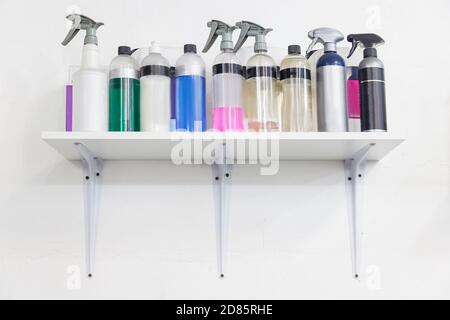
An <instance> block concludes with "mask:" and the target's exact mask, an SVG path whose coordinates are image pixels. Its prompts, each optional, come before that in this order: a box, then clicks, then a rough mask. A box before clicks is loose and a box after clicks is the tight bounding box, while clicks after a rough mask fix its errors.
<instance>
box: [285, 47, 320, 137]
mask: <svg viewBox="0 0 450 320" xmlns="http://www.w3.org/2000/svg"><path fill="white" fill-rule="evenodd" d="M288 51H289V55H288V56H287V57H286V58H285V59H284V60H283V61H282V63H281V70H280V79H281V84H282V90H283V103H282V110H281V114H282V131H284V132H311V131H313V130H314V123H313V108H312V87H311V68H310V66H309V63H308V61H307V60H306V58H305V57H303V56H302V55H301V49H300V46H297V45H293V46H289V49H288Z"/></svg>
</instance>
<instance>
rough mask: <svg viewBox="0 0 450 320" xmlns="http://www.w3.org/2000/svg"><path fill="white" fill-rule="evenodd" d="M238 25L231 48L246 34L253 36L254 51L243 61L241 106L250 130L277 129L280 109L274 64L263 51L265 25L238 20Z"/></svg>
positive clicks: (275, 66) (264, 46)
mask: <svg viewBox="0 0 450 320" xmlns="http://www.w3.org/2000/svg"><path fill="white" fill-rule="evenodd" d="M236 26H237V27H238V28H239V29H241V34H240V36H239V40H238V42H237V43H236V47H235V48H234V52H235V53H236V52H238V50H239V49H240V48H241V47H242V46H243V44H244V43H245V41H246V40H247V39H248V37H255V39H256V41H255V48H254V51H255V55H254V56H253V57H251V58H250V59H249V61H248V62H247V66H246V68H247V80H246V81H245V84H244V108H245V113H246V118H247V122H248V129H249V130H251V131H257V132H260V131H262V132H265V131H269V132H270V131H279V130H280V110H279V104H278V96H277V82H278V79H277V71H278V70H277V64H276V63H275V60H274V59H273V58H272V57H271V56H269V55H268V54H267V51H268V50H267V44H266V35H267V34H268V33H269V32H271V31H272V29H266V28H263V27H261V26H260V25H257V24H256V23H253V22H250V21H242V22H238V23H237V24H236Z"/></svg>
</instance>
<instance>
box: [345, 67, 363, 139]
mask: <svg viewBox="0 0 450 320" xmlns="http://www.w3.org/2000/svg"><path fill="white" fill-rule="evenodd" d="M347 74H348V79H347V101H348V127H349V131H350V132H361V107H360V95H359V76H358V67H354V66H352V67H347Z"/></svg>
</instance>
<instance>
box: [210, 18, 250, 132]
mask: <svg viewBox="0 0 450 320" xmlns="http://www.w3.org/2000/svg"><path fill="white" fill-rule="evenodd" d="M208 27H209V28H211V33H210V35H209V39H208V42H207V43H206V46H205V49H203V52H204V53H206V52H208V51H209V49H211V47H212V45H213V44H214V42H215V41H216V39H217V38H218V37H219V36H221V37H222V42H221V45H220V49H221V51H222V53H221V54H220V55H218V56H217V57H216V59H215V60H214V65H213V86H214V97H213V100H214V102H213V111H212V114H213V129H214V130H216V131H221V132H226V131H243V130H244V107H243V95H242V91H243V85H244V72H243V67H242V64H241V62H240V61H239V59H238V57H237V56H236V54H235V53H234V50H233V49H234V46H233V31H234V30H235V29H236V27H235V26H229V25H227V24H226V23H224V22H222V21H218V20H212V21H210V22H208Z"/></svg>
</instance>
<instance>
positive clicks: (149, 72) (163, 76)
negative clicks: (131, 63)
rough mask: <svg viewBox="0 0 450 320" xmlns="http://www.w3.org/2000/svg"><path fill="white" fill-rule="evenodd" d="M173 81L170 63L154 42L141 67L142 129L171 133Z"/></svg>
mask: <svg viewBox="0 0 450 320" xmlns="http://www.w3.org/2000/svg"><path fill="white" fill-rule="evenodd" d="M170 89H171V79H170V64H169V61H168V60H167V59H166V58H164V57H163V56H162V54H161V49H160V48H159V46H158V45H157V44H156V43H155V42H153V43H152V45H151V47H150V53H149V55H148V56H147V57H146V58H145V59H144V61H143V62H142V67H141V129H142V131H150V132H169V131H170V121H171V90H170Z"/></svg>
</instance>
